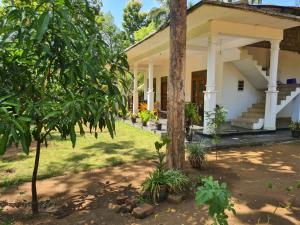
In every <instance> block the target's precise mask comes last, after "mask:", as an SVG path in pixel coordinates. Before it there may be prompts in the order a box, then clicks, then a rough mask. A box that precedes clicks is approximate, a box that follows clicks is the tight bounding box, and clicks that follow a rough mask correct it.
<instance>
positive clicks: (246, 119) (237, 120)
mask: <svg viewBox="0 0 300 225" xmlns="http://www.w3.org/2000/svg"><path fill="white" fill-rule="evenodd" d="M258 120H259V118H249V117H239V118H237V119H235V121H236V122H241V123H244V122H245V123H252V124H253V123H257V122H258Z"/></svg>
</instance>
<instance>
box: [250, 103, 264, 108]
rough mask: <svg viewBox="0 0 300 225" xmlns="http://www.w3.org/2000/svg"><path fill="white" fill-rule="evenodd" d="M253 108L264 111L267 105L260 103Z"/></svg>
mask: <svg viewBox="0 0 300 225" xmlns="http://www.w3.org/2000/svg"><path fill="white" fill-rule="evenodd" d="M251 108H257V109H262V108H263V109H264V108H265V103H264V102H260V103H255V104H253V105H252V107H251Z"/></svg>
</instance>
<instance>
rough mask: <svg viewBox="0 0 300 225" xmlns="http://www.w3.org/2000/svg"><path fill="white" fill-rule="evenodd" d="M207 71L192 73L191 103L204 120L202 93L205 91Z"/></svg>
mask: <svg viewBox="0 0 300 225" xmlns="http://www.w3.org/2000/svg"><path fill="white" fill-rule="evenodd" d="M206 79H207V70H202V71H196V72H192V95H191V96H192V103H194V104H195V105H196V107H197V111H198V113H199V115H200V116H201V118H204V91H206Z"/></svg>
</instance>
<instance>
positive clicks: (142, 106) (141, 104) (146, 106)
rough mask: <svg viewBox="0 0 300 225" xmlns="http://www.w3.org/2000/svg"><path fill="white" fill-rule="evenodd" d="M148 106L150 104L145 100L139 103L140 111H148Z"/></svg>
mask: <svg viewBox="0 0 300 225" xmlns="http://www.w3.org/2000/svg"><path fill="white" fill-rule="evenodd" d="M147 108H148V104H147V103H145V102H143V103H140V105H139V110H140V112H143V111H146V110H147Z"/></svg>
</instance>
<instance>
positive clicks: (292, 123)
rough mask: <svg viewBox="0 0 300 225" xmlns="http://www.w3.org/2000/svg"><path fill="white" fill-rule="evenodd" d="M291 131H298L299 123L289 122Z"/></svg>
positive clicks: (299, 128)
mask: <svg viewBox="0 0 300 225" xmlns="http://www.w3.org/2000/svg"><path fill="white" fill-rule="evenodd" d="M289 128H290V130H291V131H298V130H300V122H293V121H292V122H291V123H290V125H289Z"/></svg>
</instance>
